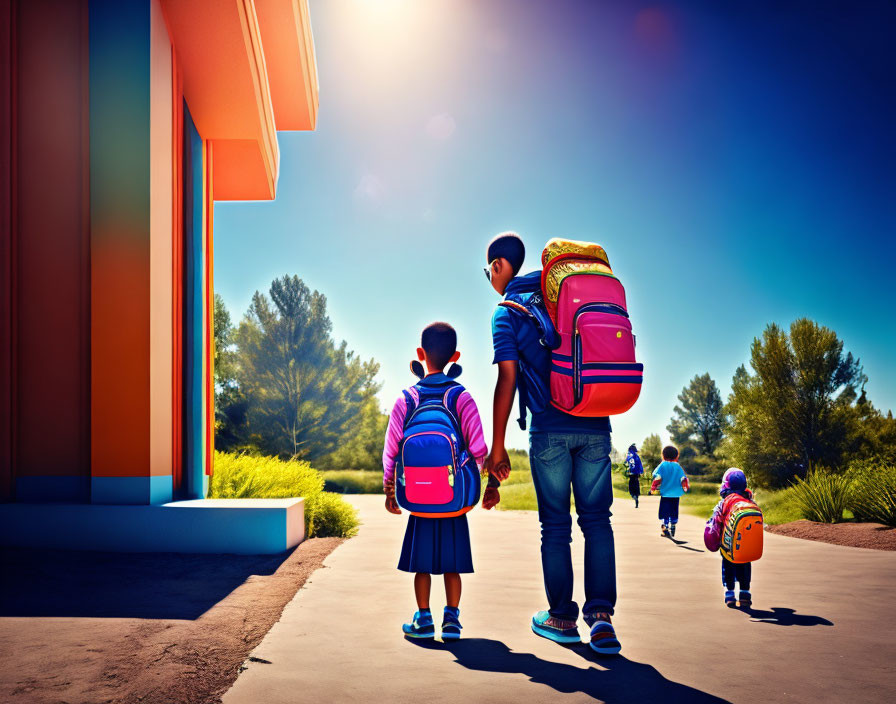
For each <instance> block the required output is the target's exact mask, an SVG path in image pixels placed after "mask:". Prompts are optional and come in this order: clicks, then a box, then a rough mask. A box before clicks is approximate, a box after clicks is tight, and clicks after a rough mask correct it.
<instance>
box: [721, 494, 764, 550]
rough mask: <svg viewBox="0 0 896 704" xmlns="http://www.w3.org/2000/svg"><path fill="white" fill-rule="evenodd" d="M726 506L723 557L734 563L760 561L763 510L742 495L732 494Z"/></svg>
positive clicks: (726, 500) (727, 499)
mask: <svg viewBox="0 0 896 704" xmlns="http://www.w3.org/2000/svg"><path fill="white" fill-rule="evenodd" d="M725 504H726V505H725V513H724V514H723V515H724V516H725V527H724V530H723V531H722V544H721V546H720V550H721V552H722V556H723V557H724V558H725V559H726V560H728V561H729V562H734V563H744V562H754V561H756V560H758V559H759V558H760V557H762V510H761V509H760V508H759V506H757V505H756V502H755V501H753V500H751V499H748V498H746V497H743V496H741V495H740V494H730V495H729V496H728V497H727V498H726V499H725Z"/></svg>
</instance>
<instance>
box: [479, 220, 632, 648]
mask: <svg viewBox="0 0 896 704" xmlns="http://www.w3.org/2000/svg"><path fill="white" fill-rule="evenodd" d="M524 259H525V247H524V246H523V242H522V240H521V239H520V238H519V236H518V235H516V234H514V233H504V234H501V235H498V236H497V237H495V238H494V239H493V240H492V241H491V243H490V244H489V246H488V250H487V259H486V261H487V262H488V267H487V268H486V270H485V274H486V277H488V280H489V282H490V283H491V285H492V287H493V288H494V289H495V291H497V292H498V294H500V295H502V296H504V297H505V298H507V297H510V296H513V297H515V298H516V300H518V301H519V300H522V299H524V298H526V297H529V296H531V295H532V294H534V293H536V292H538V291H539V290H540V275H541V272H540V271H535V272H532V273H531V274H527V275H525V276H519V275H518V274H519V271H520V269H521V267H522V265H523V261H524ZM492 339H493V343H494V352H495V356H494V363H495V364H497V365H498V381H497V384H496V386H495V402H494V414H493V422H494V426H493V439H492V449H491V453H490V455H489V457H488V458H487V459H486V467H488V468H489V470H490V472H491V473H492V474H493V475H495V476H496V477H498V478H499V479H504V478H506V476H507V473H508V472H509V465H510V463H509V459H508V456H507V451H506V450H505V449H504V439H505V433H506V430H507V421H508V418H509V417H510V412H511V408H512V406H513V398H514V390H515V389H516V388H517V386H518V382H521V383H520V386H521V388H522V389H524V390H525V393H524V394H522V398H521V401H522V404H521V405H524V404H525V403H526V400H527V397H531V395H533V394H541V395H542V400H544V397H546V396H548V395H549V393H548V391H547V390H548V389H549V377H550V352H549V350H548V349H547V348H545V347H543V346H542V345H541V344H540V343H539V332H538V330H537V328H536V327H535V325H534V323H532V322H531V321H529V320H527V319H524V318H523V317H521V316H516V315H512V314H511V313H510V311H509V310H508V309H507V308H504V307H502V306H498V307H497V309H496V311H495V314H494V316H493V318H492ZM522 380H524V381H522ZM540 405H541V406H543V409H544V410H542V411H541V412H539V413H532V414H531V416H532V418H531V427H530V430H529V459H530V463H531V466H532V481H533V483H534V485H535V494H536V497H537V499H538V517H539V520H540V521H541V565H542V570H543V572H544V585H545V592H546V594H547V599H548V610H546V611H539V612H537V613H536V614H535V615H534V616H533V617H532V630H533V631H534V632H535V633H536V634H537V635H539V636H542V637H544V638H548V639H550V640H553V641H556V642H558V643H577V642H580V640H581V639H580V637H579V633H578V628H577V626H576V620H577V618H578V616H579V606H578V604H577V603H576V602H575V601H574V600H573V572H572V556H571V554H570V547H569V545H570V542H571V541H572V517H571V515H570V507H569V506H570V489H571V490H572V493H573V495H574V496H575V502H576V513H577V514H578V522H579V526H580V527H581V529H582V533H583V534H584V536H585V604H584V606H583V608H582V613H583V616H584V619H585V622H586V624H588V626H589V627H590V628H591V637H590V645H591V648H592V649H593V650H595V651H596V652H598V653H601V654H615V653H618V652H619V650H620V648H621V646H620V644H619V641H618V639H617V637H616V632H615V631H614V629H613V626H612V624H611V619H612V614H613V609H614V606H615V604H616V562H615V549H614V544H613V529H612V527H611V525H610V505H611V504H612V502H613V489H612V485H611V477H610V422H609V419H607V418H580V417H575V416H571V415H568V414H566V413H563V412H561V411H560V410H558V409H556V408H554V407H553V406H551V405H550V403H547V402H545V403H543V404H540ZM530 410H531V409H530ZM523 414H525V408H524V409H523ZM524 423H525V420H524V418H523V419H521V425H524ZM486 498H488V497H486Z"/></svg>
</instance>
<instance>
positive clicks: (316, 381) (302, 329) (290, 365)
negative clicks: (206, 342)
mask: <svg viewBox="0 0 896 704" xmlns="http://www.w3.org/2000/svg"><path fill="white" fill-rule="evenodd" d="M331 329H332V324H331V322H330V318H329V317H328V316H327V299H326V297H325V296H324V295H323V294H321V293H319V292H317V291H313V292H312V291H310V290H309V289H308V287H307V286H306V285H305V284H304V283H303V282H302V280H301V279H299V278H298V277H297V276H291V277H290V276H284V277H282V278H279V279H276V280H274V281H273V283H272V284H271V288H270V298H269V297H268V296H265V295H264V294H262V293H259V292H258V291H256V292H255V295H254V296H253V297H252V304H251V305H250V307H249V310H248V312H247V313H246V316H245V317H244V319H243V321H242V322H241V323H240V326H239V329H238V331H237V333H236V344H237V348H238V351H239V375H238V379H239V386H240V389H241V391H242V392H243V393H244V394H245V395H246V397H247V399H248V401H249V403H248V426H249V428H250V431H251V434H250V438H249V439H250V441H251V442H252V444H253V445H255V446H256V447H257V448H258V449H259V450H261V451H262V452H263V453H265V454H275V455H279V456H281V457H285V458H289V457H297V458H305V459H309V460H315V459H317V458H319V457H321V456H323V455H326V454H328V453H332V452H333V451H334V450H336V447H337V443H338V442H339V440H340V439H341V438H343V437H345V435H346V433H347V432H348V431H349V429H350V427H352V426H353V424H354V422H355V421H356V419H357V416H358V414H359V413H360V412H361V410H362V409H363V408H364V407H365V405H367V404H368V403H369V402H370V399H371V398H373V396H374V394H376V392H377V391H378V389H379V386H378V385H377V383H376V382H375V377H376V374H377V372H378V371H379V365H378V364H377V363H376V362H374V361H373V360H369V361H366V362H365V361H361V360H360V359H359V358H358V357H357V356H356V355H355V353H354V352H351V351H350V350H348V348H347V345H346V343H345V342H342V343H340V344H339V345H336V344H335V343H334V341H333V340H332V338H331V337H330V332H331Z"/></svg>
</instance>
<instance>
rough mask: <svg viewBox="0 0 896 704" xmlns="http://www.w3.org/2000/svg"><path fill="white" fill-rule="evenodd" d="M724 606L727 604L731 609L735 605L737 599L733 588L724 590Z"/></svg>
mask: <svg viewBox="0 0 896 704" xmlns="http://www.w3.org/2000/svg"><path fill="white" fill-rule="evenodd" d="M725 606H727V607H728V608H729V609H733V608H735V607H736V606H737V600H736V599H735V598H734V590H733V589H726V590H725Z"/></svg>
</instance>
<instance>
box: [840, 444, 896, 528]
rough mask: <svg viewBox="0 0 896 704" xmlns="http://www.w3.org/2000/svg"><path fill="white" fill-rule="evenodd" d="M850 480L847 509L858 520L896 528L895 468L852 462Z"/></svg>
mask: <svg viewBox="0 0 896 704" xmlns="http://www.w3.org/2000/svg"><path fill="white" fill-rule="evenodd" d="M847 479H848V481H849V498H848V506H849V508H850V509H851V510H852V512H853V515H854V516H855V517H856V519H857V520H860V521H872V522H875V523H883V524H885V525H888V526H896V465H894V464H888V463H880V464H878V463H877V462H875V461H873V460H872V461H868V460H864V461H859V462H853V463H852V464H850V466H849V471H848V472H847Z"/></svg>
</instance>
